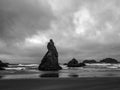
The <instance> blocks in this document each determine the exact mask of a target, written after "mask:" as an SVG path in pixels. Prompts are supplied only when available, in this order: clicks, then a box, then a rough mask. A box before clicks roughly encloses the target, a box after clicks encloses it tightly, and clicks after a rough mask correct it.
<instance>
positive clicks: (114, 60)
mask: <svg viewBox="0 0 120 90" xmlns="http://www.w3.org/2000/svg"><path fill="white" fill-rule="evenodd" d="M100 63H118V61H117V60H116V59H113V58H106V59H103V60H100Z"/></svg>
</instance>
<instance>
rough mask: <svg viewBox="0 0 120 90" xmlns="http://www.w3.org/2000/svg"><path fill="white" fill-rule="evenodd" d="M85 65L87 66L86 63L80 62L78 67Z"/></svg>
mask: <svg viewBox="0 0 120 90" xmlns="http://www.w3.org/2000/svg"><path fill="white" fill-rule="evenodd" d="M84 66H86V64H85V63H79V64H78V67H84Z"/></svg>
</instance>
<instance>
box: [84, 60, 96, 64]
mask: <svg viewBox="0 0 120 90" xmlns="http://www.w3.org/2000/svg"><path fill="white" fill-rule="evenodd" d="M83 63H97V61H95V60H84V61H83Z"/></svg>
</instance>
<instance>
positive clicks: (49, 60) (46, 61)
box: [38, 39, 62, 71]
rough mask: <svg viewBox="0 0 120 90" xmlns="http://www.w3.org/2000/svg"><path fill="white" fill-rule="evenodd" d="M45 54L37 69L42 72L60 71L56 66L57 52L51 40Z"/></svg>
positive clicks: (57, 65)
mask: <svg viewBox="0 0 120 90" xmlns="http://www.w3.org/2000/svg"><path fill="white" fill-rule="evenodd" d="M47 49H48V51H47V53H46V54H45V56H44V57H43V59H42V61H41V64H40V65H39V67H38V69H39V70H43V71H56V70H60V69H62V68H61V67H60V66H59V64H58V52H57V49H56V47H55V46H54V42H53V40H52V39H50V41H49V42H48V44H47Z"/></svg>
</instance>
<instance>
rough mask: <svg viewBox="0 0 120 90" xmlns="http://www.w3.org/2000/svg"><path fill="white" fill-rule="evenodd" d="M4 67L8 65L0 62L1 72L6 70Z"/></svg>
mask: <svg viewBox="0 0 120 90" xmlns="http://www.w3.org/2000/svg"><path fill="white" fill-rule="evenodd" d="M4 67H8V63H3V62H2V61H0V70H5V69H4Z"/></svg>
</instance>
